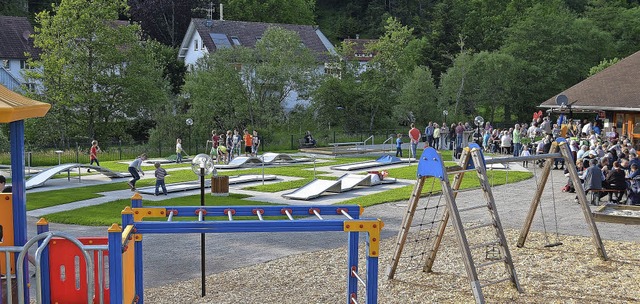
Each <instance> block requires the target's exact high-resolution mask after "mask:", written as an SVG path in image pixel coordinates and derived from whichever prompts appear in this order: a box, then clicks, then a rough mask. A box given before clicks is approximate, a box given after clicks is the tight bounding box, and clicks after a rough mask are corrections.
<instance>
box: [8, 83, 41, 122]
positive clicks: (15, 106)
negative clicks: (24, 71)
mask: <svg viewBox="0 0 640 304" xmlns="http://www.w3.org/2000/svg"><path fill="white" fill-rule="evenodd" d="M50 108H51V105H50V104H48V103H44V102H40V101H37V100H33V99H31V98H27V97H25V96H22V95H20V94H18V93H16V92H14V91H11V90H9V89H7V88H6V87H4V86H3V85H0V123H10V122H14V121H18V120H24V119H26V118H33V117H43V116H44V115H45V114H47V112H48V111H49V109H50Z"/></svg>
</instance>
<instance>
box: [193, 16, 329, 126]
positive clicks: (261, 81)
mask: <svg viewBox="0 0 640 304" xmlns="http://www.w3.org/2000/svg"><path fill="white" fill-rule="evenodd" d="M316 67H317V61H316V59H315V58H314V57H313V55H312V54H311V52H310V51H309V49H307V48H306V47H305V46H304V45H303V44H302V43H301V40H300V37H299V36H298V34H297V33H295V32H292V31H289V30H285V29H282V28H278V27H271V28H269V29H267V30H266V31H265V32H264V34H263V35H262V38H261V40H260V41H259V42H257V43H256V47H255V48H253V49H249V48H245V47H237V48H232V49H227V50H217V51H216V52H214V53H212V54H209V55H208V56H205V57H203V58H202V59H200V61H198V63H197V64H196V68H195V71H194V72H193V73H192V74H191V75H189V76H188V77H187V79H186V82H185V86H184V92H185V93H186V94H188V95H189V96H190V98H189V100H190V103H191V108H190V110H189V113H190V115H193V116H194V119H195V117H198V118H200V119H201V121H204V122H206V123H209V124H210V125H208V126H206V127H203V128H211V127H214V128H218V129H229V128H232V127H247V126H251V127H255V128H266V127H270V126H273V125H275V124H276V123H279V122H282V121H283V120H284V108H283V107H284V103H285V101H287V100H288V99H290V98H291V97H292V92H293V91H294V90H295V91H297V92H305V91H308V90H309V86H310V85H311V84H312V81H313V74H314V70H315V68H316Z"/></svg>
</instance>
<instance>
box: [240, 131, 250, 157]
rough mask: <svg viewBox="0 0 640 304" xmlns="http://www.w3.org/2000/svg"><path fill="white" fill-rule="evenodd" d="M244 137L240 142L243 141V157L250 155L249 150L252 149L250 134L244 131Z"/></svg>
mask: <svg viewBox="0 0 640 304" xmlns="http://www.w3.org/2000/svg"><path fill="white" fill-rule="evenodd" d="M243 132H244V136H243V137H242V140H243V141H244V156H249V155H251V149H252V147H253V140H252V138H251V134H249V130H247V129H244V131H243Z"/></svg>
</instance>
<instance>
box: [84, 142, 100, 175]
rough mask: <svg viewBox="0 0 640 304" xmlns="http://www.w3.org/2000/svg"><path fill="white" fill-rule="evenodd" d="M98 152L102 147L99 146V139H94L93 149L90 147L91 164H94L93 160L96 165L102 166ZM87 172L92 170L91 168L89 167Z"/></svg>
mask: <svg viewBox="0 0 640 304" xmlns="http://www.w3.org/2000/svg"><path fill="white" fill-rule="evenodd" d="M98 152H101V151H100V147H98V141H97V140H92V141H91V149H89V159H90V161H89V165H90V166H91V165H93V162H95V163H96V166H98V167H100V162H99V161H98ZM87 172H91V168H88V169H87Z"/></svg>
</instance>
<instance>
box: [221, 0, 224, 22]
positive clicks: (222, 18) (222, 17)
mask: <svg viewBox="0 0 640 304" xmlns="http://www.w3.org/2000/svg"><path fill="white" fill-rule="evenodd" d="M222 20H224V16H223V11H222V3H220V21H222Z"/></svg>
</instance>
